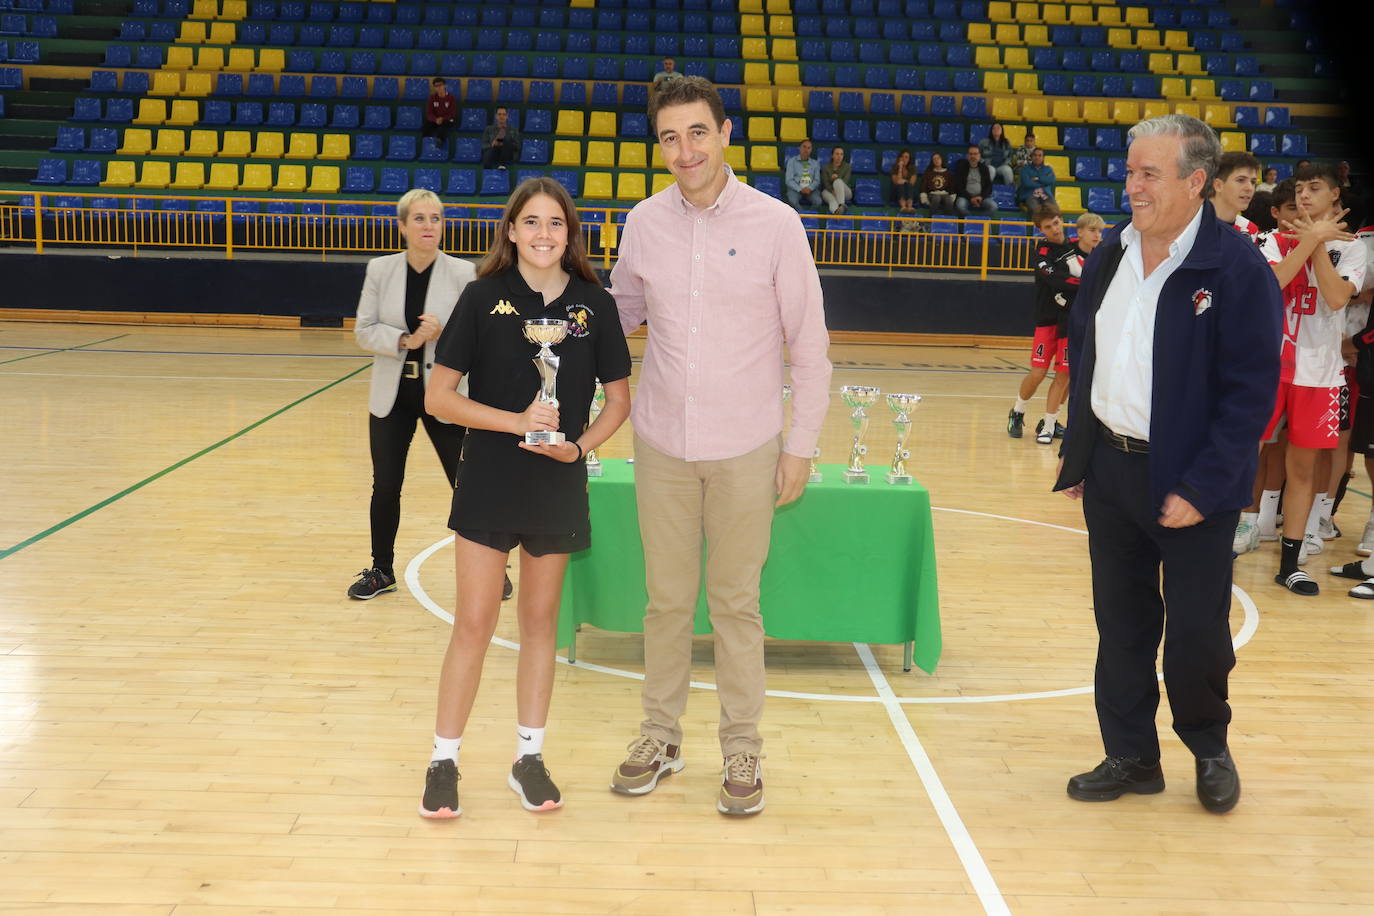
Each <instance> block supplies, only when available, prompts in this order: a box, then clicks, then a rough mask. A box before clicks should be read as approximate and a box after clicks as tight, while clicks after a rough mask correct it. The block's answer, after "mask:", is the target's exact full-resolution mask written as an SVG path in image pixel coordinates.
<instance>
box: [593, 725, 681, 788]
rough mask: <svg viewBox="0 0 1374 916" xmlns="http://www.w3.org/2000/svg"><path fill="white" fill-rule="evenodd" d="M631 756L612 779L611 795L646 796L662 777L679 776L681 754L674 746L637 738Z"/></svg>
mask: <svg viewBox="0 0 1374 916" xmlns="http://www.w3.org/2000/svg"><path fill="white" fill-rule="evenodd" d="M629 750H630V755H629V756H628V757H626V758H625V762H624V763H622V764H621V765H620V766H619V767H618V768H617V769H616V771H615V775H614V776H612V777H611V791H612V792H619V793H620V794H621V795H648V794H649V793H650V792H652V791H653V790H654V786H656V785H658V781H659V780H660V779H662V778H663V777H664V776H669V775H671V774H673V773H678V772H681V770H682V766H683V764H682V754H681V752H680V751H681V749H680V748H679V747H678V746H677V745H676V744H664V743H663V742H662V741H659V740H658V739H657V738H650V737H649V736H648V735H640V736H639V737H638V738H636V739H635V740H633V741H631V742H630V748H629Z"/></svg>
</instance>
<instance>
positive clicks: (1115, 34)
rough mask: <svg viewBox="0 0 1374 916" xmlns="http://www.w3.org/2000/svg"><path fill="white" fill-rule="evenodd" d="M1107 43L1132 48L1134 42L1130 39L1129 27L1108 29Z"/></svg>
mask: <svg viewBox="0 0 1374 916" xmlns="http://www.w3.org/2000/svg"><path fill="white" fill-rule="evenodd" d="M1107 44H1108V46H1110V47H1113V48H1123V49H1125V48H1133V47H1135V43H1134V42H1132V41H1131V30H1130V29H1108V30H1107Z"/></svg>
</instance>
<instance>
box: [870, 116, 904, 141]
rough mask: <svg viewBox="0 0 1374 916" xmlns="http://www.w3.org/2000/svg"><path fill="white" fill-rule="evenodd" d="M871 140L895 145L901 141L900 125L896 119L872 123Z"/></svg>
mask: <svg viewBox="0 0 1374 916" xmlns="http://www.w3.org/2000/svg"><path fill="white" fill-rule="evenodd" d="M873 142H874V143H881V144H883V145H895V144H899V143H901V142H902V125H901V123H900V122H898V121H878V122H877V123H876V124H874V125H873Z"/></svg>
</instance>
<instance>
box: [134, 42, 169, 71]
mask: <svg viewBox="0 0 1374 916" xmlns="http://www.w3.org/2000/svg"><path fill="white" fill-rule="evenodd" d="M162 59H163V52H162V48H160V47H158V46H157V45H139V46H138V50H137V51H135V52H134V66H135V67H138V68H139V69H140V70H160V69H162Z"/></svg>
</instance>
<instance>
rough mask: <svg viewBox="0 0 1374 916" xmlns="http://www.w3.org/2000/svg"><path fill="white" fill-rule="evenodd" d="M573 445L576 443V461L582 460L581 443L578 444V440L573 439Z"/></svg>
mask: <svg viewBox="0 0 1374 916" xmlns="http://www.w3.org/2000/svg"><path fill="white" fill-rule="evenodd" d="M573 445H576V446H577V458H576V460H577V461H581V460H582V446H581V445H578V442H577V440H576V439H574V440H573Z"/></svg>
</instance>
